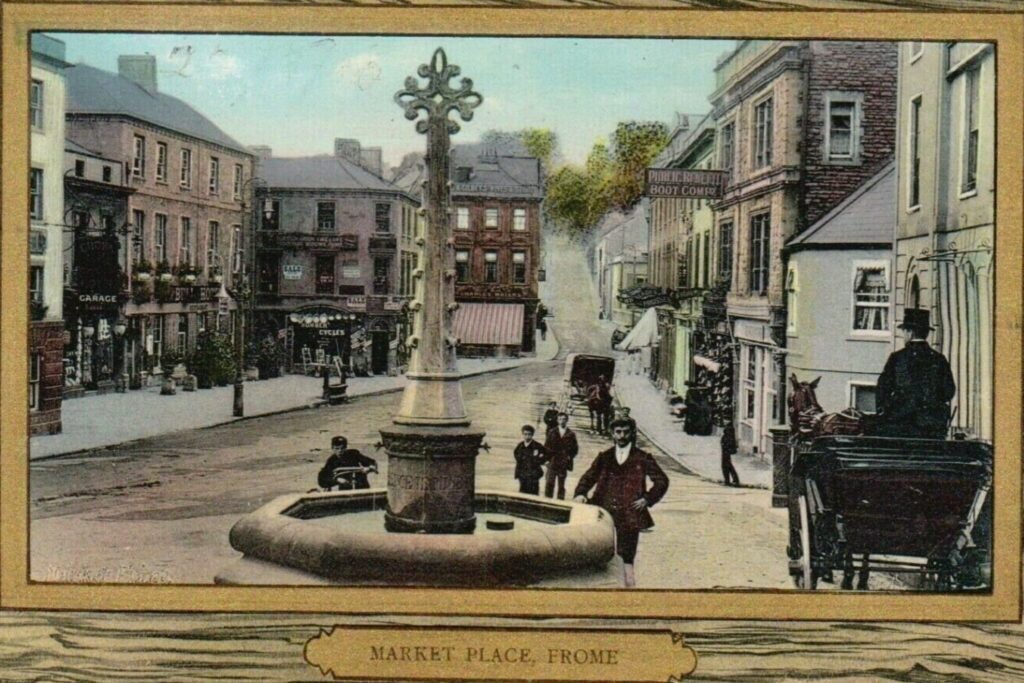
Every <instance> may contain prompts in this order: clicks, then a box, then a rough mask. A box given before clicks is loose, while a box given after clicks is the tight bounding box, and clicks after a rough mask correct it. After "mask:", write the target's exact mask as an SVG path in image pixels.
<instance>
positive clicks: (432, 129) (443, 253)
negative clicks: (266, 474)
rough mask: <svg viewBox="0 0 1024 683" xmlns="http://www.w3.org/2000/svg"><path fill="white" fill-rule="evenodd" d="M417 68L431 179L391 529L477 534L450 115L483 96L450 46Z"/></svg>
mask: <svg viewBox="0 0 1024 683" xmlns="http://www.w3.org/2000/svg"><path fill="white" fill-rule="evenodd" d="M417 73H418V74H419V76H420V78H426V79H428V80H427V83H426V85H424V86H422V87H421V85H420V82H419V79H417V78H416V77H414V76H410V77H408V78H406V80H405V88H404V89H403V90H401V91H399V92H398V93H396V94H395V102H396V103H397V104H398V105H399V106H401V107H402V108H403V109H404V110H405V117H406V118H407V119H409V120H410V121H412V120H416V119H417V118H418V117H419V112H420V111H423V112H426V115H427V116H426V119H425V120H419V121H416V131H417V132H419V133H426V135H427V155H426V166H427V169H428V172H427V179H426V180H425V182H424V184H423V198H424V202H423V204H424V208H423V209H421V212H422V214H423V215H425V216H426V226H425V230H424V235H423V242H422V249H423V254H422V256H423V258H422V260H421V263H422V266H421V268H420V269H418V270H417V273H416V275H417V276H418V277H417V278H416V279H417V288H416V289H417V296H416V298H415V299H414V300H413V301H412V303H411V304H410V310H411V311H412V312H413V330H412V334H411V335H410V336H409V340H408V346H409V348H410V349H411V354H410V358H409V369H408V372H407V373H406V378H407V379H408V383H407V385H406V388H405V391H404V393H403V394H402V402H401V406H400V407H399V410H398V413H397V414H396V415H395V416H394V418H393V422H394V426H392V427H391V428H389V429H382V430H381V437H382V440H383V443H384V446H385V448H386V449H387V453H388V504H387V510H386V513H385V528H386V529H387V530H388V531H399V532H425V533H471V532H472V531H473V529H474V528H475V527H476V517H475V515H474V511H473V501H474V495H475V482H474V479H475V469H476V456H477V453H478V452H479V450H480V447H481V442H482V440H483V437H484V434H483V433H482V432H479V431H473V430H471V429H469V426H470V421H469V417H468V416H467V414H466V408H465V405H464V403H463V400H462V385H461V383H460V375H459V372H458V368H457V367H456V355H455V354H456V346H457V344H458V340H456V339H455V337H454V333H453V328H452V324H453V319H454V315H455V309H456V308H457V304H456V303H455V269H454V261H455V255H454V243H453V241H452V238H451V225H450V219H449V214H450V209H449V204H450V192H451V190H450V185H451V184H450V182H449V178H450V175H449V166H450V163H451V160H450V156H449V154H450V146H451V142H450V138H449V136H450V135H451V134H453V133H456V132H457V131H458V130H459V124H457V123H456V122H455V121H452V120H449V118H448V115H449V114H450V113H451V112H452V111H457V112H458V114H459V116H460V117H461V118H462V120H463V121H469V120H470V119H472V118H473V110H474V109H475V108H476V107H477V106H479V105H480V103H481V102H482V101H483V98H481V97H480V95H479V94H478V93H476V92H474V91H473V82H472V81H471V80H470V79H468V78H463V79H461V81H460V85H459V86H458V87H452V86H451V85H449V81H450V80H451V79H452V78H455V77H456V76H458V75H459V74H460V73H461V70H460V69H459V67H458V66H456V65H454V64H449V63H448V58H447V57H446V56H445V53H444V50H442V49H440V48H439V49H438V50H437V51H435V52H434V55H433V57H432V58H431V60H430V64H422V65H421V66H420V67H419V69H418V71H417Z"/></svg>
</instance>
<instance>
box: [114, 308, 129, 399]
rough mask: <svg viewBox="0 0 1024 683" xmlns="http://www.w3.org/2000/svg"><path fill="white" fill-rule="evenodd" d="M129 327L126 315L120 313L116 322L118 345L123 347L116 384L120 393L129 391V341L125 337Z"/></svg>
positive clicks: (115, 388)
mask: <svg viewBox="0 0 1024 683" xmlns="http://www.w3.org/2000/svg"><path fill="white" fill-rule="evenodd" d="M127 329H128V325H127V323H126V322H125V319H124V317H122V316H120V315H118V318H117V320H116V321H115V322H114V338H115V339H116V340H117V343H118V346H120V347H121V360H120V362H119V363H118V373H117V381H116V383H115V384H114V390H115V391H118V392H120V393H125V392H127V391H128V367H127V363H128V342H127V341H126V340H125V338H124V333H125V331H126V330H127Z"/></svg>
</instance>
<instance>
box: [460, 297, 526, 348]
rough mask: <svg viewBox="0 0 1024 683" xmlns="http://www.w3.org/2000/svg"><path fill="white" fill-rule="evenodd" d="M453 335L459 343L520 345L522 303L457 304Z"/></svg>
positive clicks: (521, 335)
mask: <svg viewBox="0 0 1024 683" xmlns="http://www.w3.org/2000/svg"><path fill="white" fill-rule="evenodd" d="M453 332H454V334H455V337H456V338H457V339H458V340H459V342H460V343H462V344H480V345H493V346H521V345H522V343H523V304H472V303H459V307H458V309H456V311H455V320H454V324H453Z"/></svg>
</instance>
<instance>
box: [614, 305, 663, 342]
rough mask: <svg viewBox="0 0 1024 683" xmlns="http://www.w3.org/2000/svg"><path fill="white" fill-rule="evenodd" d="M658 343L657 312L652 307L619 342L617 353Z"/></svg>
mask: <svg viewBox="0 0 1024 683" xmlns="http://www.w3.org/2000/svg"><path fill="white" fill-rule="evenodd" d="M657 342H658V310H657V309H656V308H654V307H653V306H652V307H651V308H648V309H647V310H646V311H644V314H643V315H642V316H640V320H638V321H637V323H636V325H634V326H633V329H632V330H630V331H629V334H627V335H626V337H625V339H623V340H622V341H620V342H619V344H618V346H616V347H615V348H617V349H618V350H619V351H631V350H633V349H642V348H644V347H648V346H653V345H654V344H656V343H657Z"/></svg>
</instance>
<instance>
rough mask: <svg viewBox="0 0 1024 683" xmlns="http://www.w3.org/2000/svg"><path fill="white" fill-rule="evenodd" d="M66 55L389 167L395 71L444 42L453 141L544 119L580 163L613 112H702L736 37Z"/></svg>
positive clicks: (322, 42)
mask: <svg viewBox="0 0 1024 683" xmlns="http://www.w3.org/2000/svg"><path fill="white" fill-rule="evenodd" d="M51 35H53V36H54V37H56V38H60V39H61V40H63V41H64V42H65V43H66V45H67V59H68V61H70V62H83V63H86V64H89V65H91V66H95V67H98V68H101V69H106V70H109V71H116V70H117V56H118V55H119V54H145V53H148V54H152V55H155V56H156V58H157V69H158V82H159V86H158V87H159V88H160V90H161V91H162V92H166V93H168V94H171V95H174V96H176V97H179V98H181V99H183V100H184V101H186V102H188V103H189V104H191V105H192V106H194V107H196V108H197V109H198V110H199V111H201V112H202V113H204V114H205V115H206V116H208V117H209V118H210V119H211V120H213V121H214V122H215V123H216V124H217V125H219V126H220V127H221V128H222V129H224V131H225V132H227V133H228V134H229V135H231V136H232V137H234V138H235V139H237V140H238V141H239V142H241V143H243V144H246V145H260V144H265V145H269V146H270V147H272V148H273V150H274V154H275V155H277V156H298V155H305V154H322V153H330V152H331V150H332V149H333V140H334V138H335V137H349V138H357V139H359V140H360V141H361V142H362V143H363V144H364V145H366V146H380V147H382V148H383V153H384V161H385V163H387V164H397V163H398V161H399V160H400V159H401V157H402V155H403V154H405V153H406V152H409V151H421V150H422V149H423V147H424V144H425V143H424V139H423V136H421V135H418V134H416V132H415V131H414V129H413V124H412V122H409V121H407V120H406V119H405V118H404V116H403V112H402V110H401V109H400V108H399V107H398V106H397V105H396V104H394V102H393V99H392V98H393V96H394V94H395V92H396V91H398V90H399V89H401V88H402V85H403V83H404V81H405V77H406V76H409V75H414V74H415V72H416V68H417V67H418V66H419V65H420V64H421V63H423V62H426V61H428V60H429V58H430V56H431V54H432V53H433V51H434V49H436V48H437V47H438V46H441V47H444V49H445V52H446V53H447V54H448V59H449V61H451V62H454V63H455V64H458V65H460V66H461V67H462V75H463V76H467V77H469V78H472V79H473V82H474V87H475V89H476V90H477V91H479V92H480V93H481V94H482V95H483V98H484V102H483V104H482V105H481V106H480V107H479V108H478V109H477V110H476V113H475V116H474V119H473V121H471V122H469V123H467V124H465V125H464V126H463V130H462V132H460V133H459V134H458V136H457V137H456V139H455V140H456V142H458V141H472V140H475V139H476V138H478V137H479V135H480V134H481V133H483V132H484V131H487V130H491V129H501V130H516V129H520V128H524V127H544V128H550V129H552V130H554V131H555V132H557V133H558V135H559V137H560V141H561V149H562V153H563V156H564V158H565V159H566V160H567V161H570V162H580V161H582V160H583V159H584V158H585V157H586V154H587V152H588V151H589V150H590V147H591V145H592V144H593V143H594V141H595V140H597V139H598V138H602V137H604V138H606V137H607V136H608V135H609V134H610V133H611V131H612V130H613V129H614V127H615V124H616V123H617V122H618V121H623V120H634V119H635V120H656V121H663V122H665V123H666V124H669V125H670V126H671V125H672V123H673V122H674V120H675V112H688V113H704V112H707V111H708V110H709V105H708V95H709V94H710V93H711V91H712V89H713V87H714V72H713V68H714V64H715V59H716V57H717V56H718V55H720V54H722V53H723V52H725V51H727V50H728V49H729V48H730V47H731V46H732V45H733V41H730V40H724V41H708V40H665V39H631V40H626V39H607V38H602V39H585V38H557V39H555V38H465V37H459V38H452V37H379V36H242V35H222V34H187V35H180V34H117V33H106V34H104V33H91V34H90V33H53V34H51Z"/></svg>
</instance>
